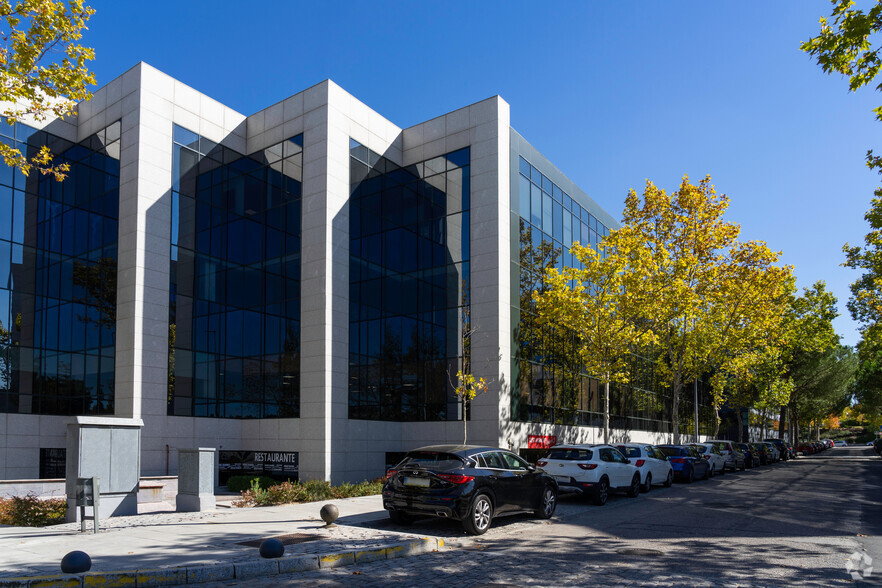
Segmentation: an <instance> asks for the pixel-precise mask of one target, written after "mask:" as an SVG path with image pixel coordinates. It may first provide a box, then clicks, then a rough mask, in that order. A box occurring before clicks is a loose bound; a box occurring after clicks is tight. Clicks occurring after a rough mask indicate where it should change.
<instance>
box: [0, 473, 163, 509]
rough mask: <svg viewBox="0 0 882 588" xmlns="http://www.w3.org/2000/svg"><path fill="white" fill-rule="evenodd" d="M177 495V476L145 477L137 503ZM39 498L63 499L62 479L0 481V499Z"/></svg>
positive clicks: (141, 482) (142, 479) (142, 480)
mask: <svg viewBox="0 0 882 588" xmlns="http://www.w3.org/2000/svg"><path fill="white" fill-rule="evenodd" d="M177 493H178V477H177V476H146V477H142V478H141V481H140V488H139V490H138V502H139V503H140V502H143V503H149V502H171V503H172V504H174V501H175V496H176V495H177ZM28 494H33V495H35V496H39V497H40V498H64V479H63V478H58V479H52V480H0V498H10V497H12V496H27V495H28Z"/></svg>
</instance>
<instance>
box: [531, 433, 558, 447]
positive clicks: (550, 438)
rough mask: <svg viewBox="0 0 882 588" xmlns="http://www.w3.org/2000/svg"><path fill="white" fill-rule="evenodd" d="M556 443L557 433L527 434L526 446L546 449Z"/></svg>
mask: <svg viewBox="0 0 882 588" xmlns="http://www.w3.org/2000/svg"><path fill="white" fill-rule="evenodd" d="M555 445H557V435H527V448H529V449H548V448H549V447H553V446H555Z"/></svg>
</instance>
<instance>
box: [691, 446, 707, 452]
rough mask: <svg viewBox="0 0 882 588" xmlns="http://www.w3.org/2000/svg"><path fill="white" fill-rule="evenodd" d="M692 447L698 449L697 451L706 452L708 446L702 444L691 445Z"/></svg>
mask: <svg viewBox="0 0 882 588" xmlns="http://www.w3.org/2000/svg"><path fill="white" fill-rule="evenodd" d="M693 447H694V448H695V450H696V451H698V453H707V452H708V448H707V447H705V446H704V445H693Z"/></svg>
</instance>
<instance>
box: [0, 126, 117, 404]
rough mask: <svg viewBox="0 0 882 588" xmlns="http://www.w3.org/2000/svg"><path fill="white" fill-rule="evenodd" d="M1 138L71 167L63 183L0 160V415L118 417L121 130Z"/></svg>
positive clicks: (26, 130)
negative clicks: (74, 138) (76, 136)
mask: <svg viewBox="0 0 882 588" xmlns="http://www.w3.org/2000/svg"><path fill="white" fill-rule="evenodd" d="M0 135H2V136H0V140H2V141H5V142H7V143H8V144H10V145H14V146H15V147H17V148H19V149H20V150H21V152H22V153H24V154H26V155H28V156H31V155H34V154H35V153H36V152H37V150H39V149H40V147H42V146H43V145H47V146H48V147H49V148H50V149H51V151H52V153H53V154H54V156H55V159H54V163H68V164H69V165H70V171H69V172H68V174H67V177H66V179H65V180H64V181H62V182H58V181H57V180H55V179H54V177H52V176H44V175H42V174H40V173H39V172H38V171H36V170H33V171H32V172H31V173H30V175H28V176H25V175H23V174H22V173H21V172H20V171H19V170H18V169H15V168H11V167H8V166H6V165H4V164H3V163H2V162H0V412H7V413H25V414H54V415H106V414H113V406H114V353H115V340H114V336H115V333H116V266H117V241H118V217H119V136H120V124H119V122H116V123H114V124H112V125H110V126H109V127H107V128H106V129H104V130H102V131H100V132H99V133H96V134H95V135H92V136H91V137H89V138H88V139H86V140H85V141H83V142H82V143H79V144H75V143H71V142H69V141H66V140H64V139H61V138H59V137H57V136H54V135H52V134H50V133H48V132H45V131H37V130H35V129H33V128H30V127H28V126H25V125H22V124H19V123H16V124H14V125H12V126H8V125H6V124H5V122H0Z"/></svg>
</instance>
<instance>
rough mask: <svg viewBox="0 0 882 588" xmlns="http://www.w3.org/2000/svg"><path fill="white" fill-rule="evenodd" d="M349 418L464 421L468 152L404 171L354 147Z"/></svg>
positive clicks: (467, 273) (358, 146) (351, 167)
mask: <svg viewBox="0 0 882 588" xmlns="http://www.w3.org/2000/svg"><path fill="white" fill-rule="evenodd" d="M350 148H351V149H350V154H351V157H350V174H351V175H350V182H351V196H350V208H349V211H350V221H349V222H350V224H349V227H350V250H349V251H350V254H349V272H350V281H349V284H350V293H349V301H350V306H349V418H353V419H374V420H394V421H433V420H448V419H450V420H455V419H457V418H458V413H457V406H458V405H457V401H456V397H455V395H454V394H453V390H452V385H451V382H452V381H454V380H455V378H456V372H457V370H459V369H460V367H461V366H462V365H463V363H466V364H467V363H468V361H469V354H468V348H469V333H470V329H469V287H468V284H469V149H468V148H466V149H461V150H459V151H455V152H452V153H448V154H447V155H445V156H442V157H437V158H434V159H430V160H427V161H423V162H420V163H418V164H415V165H411V166H407V167H399V166H398V165H395V164H394V163H393V162H391V161H389V160H388V159H386V158H384V157H382V156H380V155H378V154H376V153H374V152H372V151H370V150H369V149H367V148H366V147H365V146H363V145H360V144H359V143H357V142H355V141H351V144H350Z"/></svg>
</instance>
